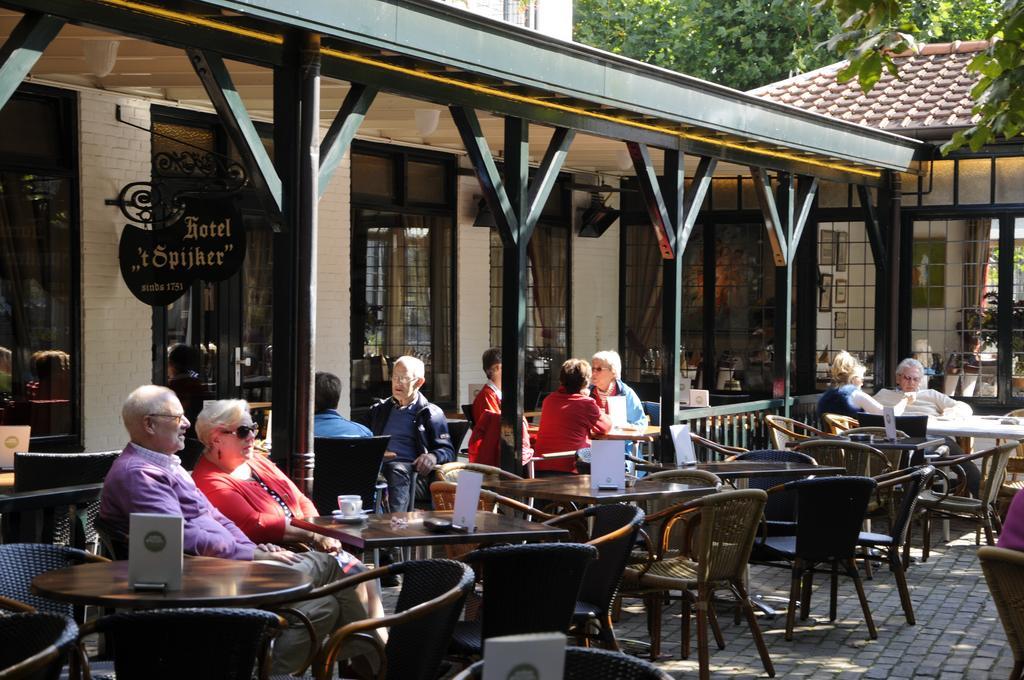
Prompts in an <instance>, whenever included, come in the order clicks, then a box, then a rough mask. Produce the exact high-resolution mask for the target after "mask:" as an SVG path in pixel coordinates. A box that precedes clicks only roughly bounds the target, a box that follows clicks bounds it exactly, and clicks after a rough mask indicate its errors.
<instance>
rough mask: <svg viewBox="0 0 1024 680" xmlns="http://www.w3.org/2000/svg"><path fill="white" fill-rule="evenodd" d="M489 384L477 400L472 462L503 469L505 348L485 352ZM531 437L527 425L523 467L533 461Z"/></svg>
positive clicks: (474, 409)
mask: <svg viewBox="0 0 1024 680" xmlns="http://www.w3.org/2000/svg"><path fill="white" fill-rule="evenodd" d="M483 367H484V373H485V374H486V375H487V384H486V385H484V388H483V389H482V390H480V393H479V394H477V395H476V399H474V400H473V433H472V434H471V435H470V437H469V462H470V463H481V464H483V465H493V466H494V467H500V466H501V348H500V347H491V348H490V349H489V350H487V351H486V352H484V356H483ZM532 454H533V449H531V448H530V435H529V434H528V433H527V427H526V421H525V420H524V421H523V464H524V465H525V464H526V462H527V461H528V460H529V459H530V456H531V455H532Z"/></svg>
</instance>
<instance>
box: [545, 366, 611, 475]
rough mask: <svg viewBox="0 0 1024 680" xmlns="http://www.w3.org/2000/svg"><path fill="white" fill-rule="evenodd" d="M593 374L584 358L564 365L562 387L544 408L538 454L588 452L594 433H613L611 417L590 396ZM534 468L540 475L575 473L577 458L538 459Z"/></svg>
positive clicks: (561, 374) (548, 398)
mask: <svg viewBox="0 0 1024 680" xmlns="http://www.w3.org/2000/svg"><path fill="white" fill-rule="evenodd" d="M590 375H591V374H590V364H588V363H587V362H586V361H584V360H583V359H569V360H568V361H566V362H565V363H564V364H562V371H561V373H560V374H559V376H558V380H559V382H561V384H562V385H561V387H559V388H558V391H557V392H552V393H551V394H549V395H548V396H547V398H545V399H544V403H543V404H542V405H541V411H540V431H539V432H538V433H537V442H536V445H535V446H534V449H535V451H536V453H537V455H543V454H545V453H557V452H560V451H579V450H580V449H586V448H589V447H590V435H591V434H605V433H606V432H610V431H611V429H612V420H611V418H610V417H609V416H608V414H607V413H605V412H604V411H602V410H601V408H600V407H599V406H598V405H597V402H596V401H594V400H593V399H591V397H590ZM534 467H535V470H536V471H537V474H538V476H542V475H551V474H575V473H576V459H575V458H571V457H567V458H556V459H552V460H544V461H542V460H538V461H537V462H536V463H534Z"/></svg>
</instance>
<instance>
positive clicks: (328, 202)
mask: <svg viewBox="0 0 1024 680" xmlns="http://www.w3.org/2000/svg"><path fill="white" fill-rule="evenodd" d="M323 134H326V130H323V131H322V132H321V139H322V135H323ZM349 159H350V154H346V155H345V159H344V160H343V161H342V163H341V165H339V166H338V169H337V170H336V171H335V173H334V177H333V178H332V179H331V184H330V186H329V188H328V189H327V193H326V194H324V196H323V198H321V199H320V216H319V224H318V227H317V258H316V262H317V277H316V278H317V281H316V370H318V371H329V372H331V373H334V374H335V375H337V376H338V377H339V378H341V383H342V389H341V404H340V405H339V406H338V409H339V411H340V412H341V413H342V414H345V415H346V416H347V415H348V413H349V408H350V406H351V399H350V398H349V395H350V392H349V387H350V385H349V379H350V377H351V367H352V362H351V361H349V356H350V345H351V335H350V329H349V322H350V319H351V315H350V305H351V299H352V284H351V282H352V277H351V274H350V272H351V262H352V261H351V246H352V239H351V233H352V229H351V221H352V210H351V201H350V200H349V199H350V191H349V189H350V187H351V172H350V168H351V165H350V163H349Z"/></svg>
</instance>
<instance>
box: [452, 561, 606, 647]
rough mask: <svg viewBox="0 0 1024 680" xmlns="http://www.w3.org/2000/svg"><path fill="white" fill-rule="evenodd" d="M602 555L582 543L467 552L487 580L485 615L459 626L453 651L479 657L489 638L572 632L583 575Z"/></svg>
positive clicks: (454, 639)
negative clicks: (570, 630)
mask: <svg viewBox="0 0 1024 680" xmlns="http://www.w3.org/2000/svg"><path fill="white" fill-rule="evenodd" d="M596 557H597V548H595V547H593V546H590V545H581V544H579V543H531V544H526V545H503V546H494V547H490V548H481V549H479V550H474V551H473V552H471V553H469V554H468V555H465V556H464V557H463V558H462V559H463V560H464V561H465V562H468V563H470V564H472V565H473V567H474V569H475V570H477V571H478V572H479V573H481V574H482V575H483V578H484V594H483V603H482V616H481V618H480V619H478V620H475V621H459V622H458V623H456V624H455V632H454V634H453V635H452V644H451V645H450V646H449V651H450V652H451V653H452V654H454V655H456V656H461V657H470V656H479V655H480V654H481V653H482V651H483V640H486V639H487V638H492V637H497V636H500V635H518V634H520V633H544V632H552V631H560V632H563V633H566V632H568V630H569V623H570V621H571V619H572V616H573V612H574V611H575V608H576V595H577V593H578V592H579V589H580V583H581V582H582V580H583V573H584V571H585V570H586V568H587V565H588V564H589V563H590V562H591V560H593V559H595V558H596ZM524 574H534V575H540V574H543V576H542V577H539V578H525V579H524V578H523V575H524Z"/></svg>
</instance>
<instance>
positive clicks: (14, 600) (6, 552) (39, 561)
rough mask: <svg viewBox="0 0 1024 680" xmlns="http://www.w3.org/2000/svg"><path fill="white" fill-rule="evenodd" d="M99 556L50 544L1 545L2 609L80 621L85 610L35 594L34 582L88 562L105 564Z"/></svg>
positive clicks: (0, 599) (0, 590) (0, 581)
mask: <svg viewBox="0 0 1024 680" xmlns="http://www.w3.org/2000/svg"><path fill="white" fill-rule="evenodd" d="M105 561H106V560H105V559H104V558H102V557H99V556H97V555H93V554H91V553H87V552H85V551H84V550H79V549H77V548H68V547H67V546H63V545H50V544H47V543H6V544H3V545H0V609H7V610H9V611H21V612H26V611H31V610H35V611H39V612H45V613H47V614H58V615H60V616H68V617H72V618H74V619H75V620H76V621H79V622H81V621H82V620H83V617H82V613H83V612H82V608H81V607H72V605H70V604H67V603H65V602H58V601H57V600H51V599H48V598H45V597H41V596H39V595H36V594H35V593H33V592H32V588H31V584H32V579H34V578H35V577H36V576H39V575H40V574H44V573H46V572H48V571H53V570H54V569H63V568H65V567H73V566H75V565H78V564H83V563H85V562H105Z"/></svg>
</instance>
